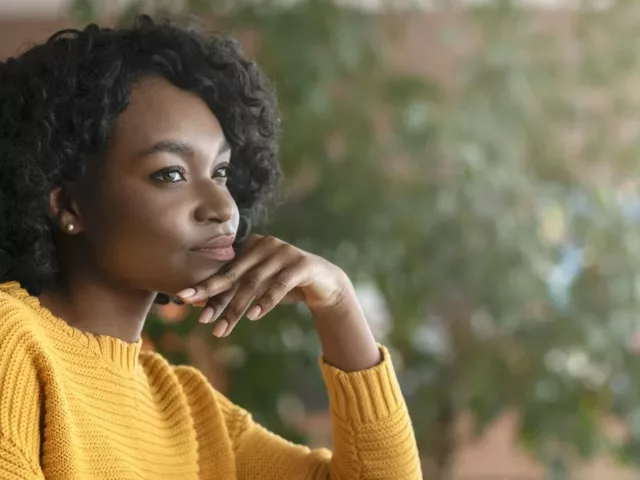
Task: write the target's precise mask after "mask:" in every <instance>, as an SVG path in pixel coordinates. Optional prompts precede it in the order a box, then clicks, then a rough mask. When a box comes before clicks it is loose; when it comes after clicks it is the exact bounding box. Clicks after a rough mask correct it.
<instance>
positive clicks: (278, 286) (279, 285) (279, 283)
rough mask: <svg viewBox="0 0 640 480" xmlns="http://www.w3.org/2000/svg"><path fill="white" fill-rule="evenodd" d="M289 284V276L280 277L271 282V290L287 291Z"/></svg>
mask: <svg viewBox="0 0 640 480" xmlns="http://www.w3.org/2000/svg"><path fill="white" fill-rule="evenodd" d="M290 283H291V277H289V275H282V276H280V277H278V278H276V279H275V281H274V282H273V287H272V288H273V289H274V290H275V291H281V290H287V289H288V288H289V284H290Z"/></svg>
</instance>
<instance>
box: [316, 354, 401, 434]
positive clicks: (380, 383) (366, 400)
mask: <svg viewBox="0 0 640 480" xmlns="http://www.w3.org/2000/svg"><path fill="white" fill-rule="evenodd" d="M378 347H379V348H380V353H381V355H382V361H381V362H380V363H379V364H378V365H376V366H375V367H372V368H369V369H367V370H361V371H358V372H349V373H346V372H343V371H342V370H339V369H338V368H336V367H334V366H332V365H329V364H328V363H327V362H326V361H325V360H324V359H323V358H320V361H319V363H320V368H321V370H322V376H323V377H324V382H325V384H326V386H327V392H328V394H329V404H330V405H331V410H332V411H333V413H334V414H335V415H337V416H338V417H339V418H341V419H345V420H346V419H349V420H351V421H352V422H354V423H359V424H365V423H372V422H376V421H378V420H380V419H383V418H387V417H389V416H390V415H392V414H393V413H395V412H396V411H397V410H398V409H399V408H400V407H402V406H403V405H404V398H403V396H402V392H401V390H400V386H399V385H398V379H397V377H396V374H395V371H394V370H393V364H392V363H391V357H390V355H389V351H388V350H387V349H386V348H385V347H383V346H382V345H378Z"/></svg>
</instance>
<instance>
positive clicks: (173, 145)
mask: <svg viewBox="0 0 640 480" xmlns="http://www.w3.org/2000/svg"><path fill="white" fill-rule="evenodd" d="M228 150H231V145H229V142H227V141H226V140H223V141H222V143H220V147H218V152H217V154H216V156H218V155H221V154H223V153H224V152H226V151H228ZM155 153H173V154H175V155H180V156H181V157H193V156H195V151H194V149H193V147H192V146H191V145H189V144H188V143H184V142H178V141H174V140H162V141H160V142H156V143H154V144H153V145H152V146H151V147H149V148H147V149H145V150H143V151H142V152H140V153H139V154H138V157H146V156H147V155H153V154H155Z"/></svg>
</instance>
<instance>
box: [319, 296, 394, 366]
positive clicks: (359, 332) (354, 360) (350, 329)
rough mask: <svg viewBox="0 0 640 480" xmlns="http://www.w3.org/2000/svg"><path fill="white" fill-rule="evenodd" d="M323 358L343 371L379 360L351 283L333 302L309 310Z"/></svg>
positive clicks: (376, 346) (375, 345) (369, 364)
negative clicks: (331, 304)
mask: <svg viewBox="0 0 640 480" xmlns="http://www.w3.org/2000/svg"><path fill="white" fill-rule="evenodd" d="M311 313H312V314H313V318H314V321H315V325H316V330H317V331H318V336H319V337H320V343H321V345H322V352H323V357H324V359H325V361H326V362H327V363H329V364H331V365H333V366H334V367H336V368H338V369H339V370H342V371H343V372H355V371H360V370H365V369H368V368H371V367H374V366H376V365H378V364H379V363H380V361H381V359H382V358H381V355H380V349H379V348H378V345H377V344H376V341H375V339H374V337H373V334H372V333H371V329H370V328H369V325H368V323H367V320H366V318H365V316H364V313H363V311H362V307H361V306H360V303H359V302H358V299H357V297H356V294H355V290H354V289H353V286H351V285H350V284H349V287H348V289H347V292H345V294H344V295H343V296H342V297H341V298H340V300H339V301H338V302H337V303H336V305H334V306H332V307H329V308H323V309H319V310H313V309H312V310H311Z"/></svg>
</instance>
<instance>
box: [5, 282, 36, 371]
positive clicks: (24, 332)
mask: <svg viewBox="0 0 640 480" xmlns="http://www.w3.org/2000/svg"><path fill="white" fill-rule="evenodd" d="M27 298H30V297H27ZM27 298H24V299H23V298H21V296H20V295H19V294H18V295H16V294H15V292H12V291H11V284H0V371H1V370H3V369H4V368H6V367H7V362H12V363H14V362H15V360H16V359H17V358H23V357H33V356H35V355H36V353H37V352H38V350H39V349H38V348H37V346H38V345H39V344H41V343H42V342H43V341H44V338H45V336H46V335H45V333H44V331H43V328H42V325H41V322H40V321H39V318H38V315H37V313H36V311H35V310H34V309H33V308H32V307H31V306H29V305H28V303H27V302H26V300H27ZM23 359H24V358H23Z"/></svg>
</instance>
